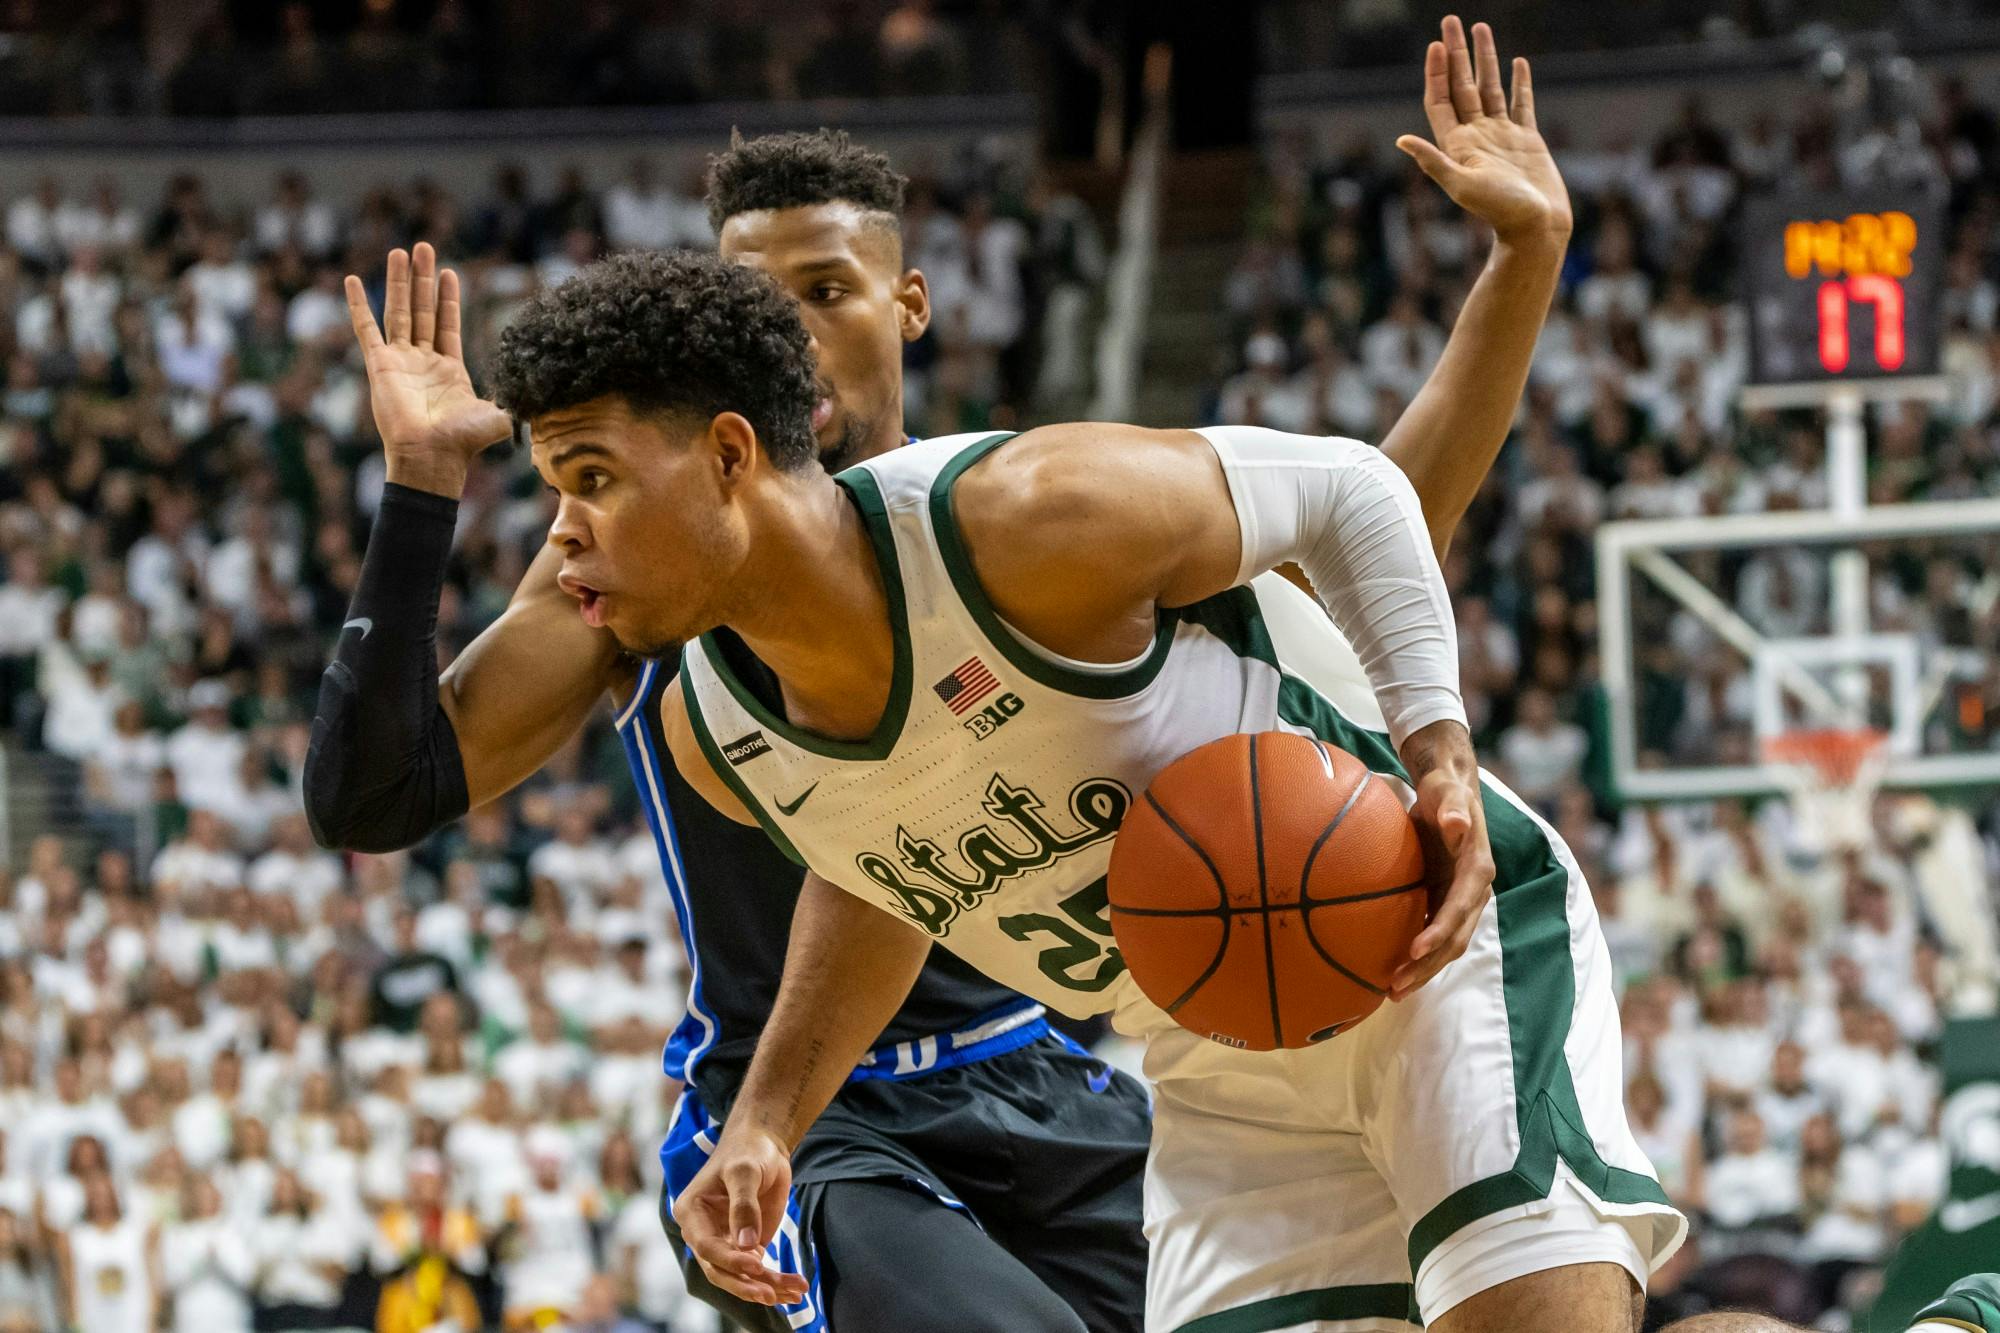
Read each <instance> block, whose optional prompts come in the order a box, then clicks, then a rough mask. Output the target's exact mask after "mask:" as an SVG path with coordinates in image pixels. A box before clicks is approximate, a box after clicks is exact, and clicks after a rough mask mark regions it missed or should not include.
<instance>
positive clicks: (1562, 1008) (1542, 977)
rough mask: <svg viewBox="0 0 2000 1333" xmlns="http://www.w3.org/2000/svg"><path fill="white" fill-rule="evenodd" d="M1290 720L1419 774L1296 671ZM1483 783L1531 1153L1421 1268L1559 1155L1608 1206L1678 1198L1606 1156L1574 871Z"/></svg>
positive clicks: (1414, 1248) (1455, 1215)
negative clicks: (1581, 1021)
mask: <svg viewBox="0 0 2000 1333" xmlns="http://www.w3.org/2000/svg"><path fill="white" fill-rule="evenodd" d="M1278 716H1279V717H1280V718H1281V719H1283V720H1284V721H1286V722H1288V723H1291V724H1292V725H1294V726H1300V727H1304V728H1306V729H1307V730H1308V731H1310V732H1311V733H1312V734H1313V735H1315V736H1318V737H1319V738H1320V739H1321V740H1324V741H1327V742H1329V743H1331V744H1334V745H1338V746H1340V748H1342V749H1343V750H1346V751H1348V752H1349V753H1350V754H1353V755H1355V756H1356V757H1357V758H1359V759H1360V760H1361V761H1362V762H1363V763H1365V764H1367V765H1368V766H1369V767H1370V768H1371V769H1374V770H1375V771H1376V772H1378V773H1393V774H1396V775H1397V776H1399V777H1403V778H1404V779H1405V780H1406V781H1407V780H1408V774H1407V773H1406V772H1405V771H1404V769H1403V766H1402V764H1401V763H1399V762H1397V759H1396V755H1395V752H1394V750H1393V749H1392V748H1391V747H1390V745H1389V738H1388V737H1387V736H1385V735H1383V734H1382V733H1381V732H1379V731H1371V730H1369V729H1367V728H1364V727H1361V726H1358V725H1357V724H1355V723H1354V722H1352V721H1350V720H1349V719H1348V718H1346V717H1343V716H1342V715H1341V714H1340V712H1339V711H1338V710H1337V709H1335V708H1334V706H1333V705H1332V704H1331V703H1329V702H1328V701H1327V700H1326V699H1325V698H1324V697H1322V696H1321V695H1320V694H1319V693H1318V692H1317V691H1315V690H1314V689H1313V688H1312V687H1311V686H1310V685H1307V684H1306V683H1305V682H1304V681H1302V680H1299V679H1298V678H1296V677H1294V676H1287V677H1285V679H1284V683H1283V685H1282V686H1281V687H1280V688H1279V691H1278ZM1483 790H1484V797H1485V799H1484V800H1483V802H1482V806H1483V808H1484V810H1485V812H1486V836H1487V840H1488V842H1490V843H1491V845H1492V848H1493V866H1494V876H1493V891H1494V896H1495V898H1496V899H1497V900H1498V911H1499V914H1500V969H1501V977H1502V987H1503V990H1504V992H1505V997H1506V1006H1507V1036H1508V1041H1509V1043H1510V1045H1511V1047H1512V1049H1513V1053H1514V1115H1515V1121H1516V1124H1517V1126H1518V1128H1519V1134H1520V1140H1521V1148H1520V1152H1519V1153H1518V1154H1517V1155H1516V1156H1515V1158H1514V1164H1513V1166H1511V1167H1509V1168H1508V1169H1507V1170H1505V1171H1502V1172H1500V1173H1499V1174H1497V1175H1492V1176H1488V1177H1487V1178H1486V1179H1484V1180H1477V1181H1474V1182H1473V1183H1472V1184H1470V1185H1466V1186H1464V1187H1463V1188H1461V1189H1459V1190H1457V1191H1455V1192H1453V1193H1452V1194H1450V1195H1449V1196H1447V1197H1446V1198H1445V1199H1444V1201H1443V1202H1441V1203H1439V1204H1438V1205H1437V1206H1436V1207H1435V1208H1432V1209H1431V1210H1430V1211H1429V1212H1428V1213H1426V1214H1424V1216H1423V1217H1422V1218H1421V1219H1420V1220H1419V1221H1418V1222H1417V1225H1416V1226H1415V1227H1414V1228H1413V1229H1412V1230H1411V1232H1410V1271H1411V1272H1412V1273H1415V1272H1417V1271H1418V1270H1419V1269H1420V1268H1422V1266H1423V1262H1424V1260H1425V1259H1426V1258H1428V1257H1429V1255H1430V1253H1431V1251H1433V1250H1435V1249H1436V1248H1437V1247H1438V1246H1439V1245H1440V1244H1441V1243H1443V1242H1444V1241H1445V1240H1446V1239H1448V1238H1449V1237H1450V1236H1451V1235H1452V1233H1454V1232H1456V1231H1458V1230H1459V1229H1460V1228H1462V1227H1464V1226H1467V1225H1468V1224H1470V1223H1473V1222H1476V1221H1478V1220H1479V1219H1480V1218H1482V1217H1487V1216H1490V1215H1492V1214H1493V1213H1497V1212H1499V1211H1501V1210H1502V1209H1506V1208H1514V1207H1518V1206H1520V1205H1522V1204H1526V1203H1533V1202H1535V1201H1536V1200H1539V1199H1544V1198H1547V1197H1548V1193H1549V1189H1550V1187H1551V1186H1553V1185H1554V1183H1555V1176H1556V1163H1557V1161H1559V1160H1560V1161H1562V1162H1565V1163H1567V1164H1568V1165H1569V1168H1570V1170H1571V1171H1574V1172H1575V1173H1576V1176H1577V1179H1578V1180H1580V1181H1582V1182H1583V1184H1584V1186H1585V1187H1586V1188H1588V1189H1589V1190H1590V1191H1591V1192H1592V1193H1594V1194H1596V1195H1597V1197H1598V1198H1600V1199H1602V1200H1604V1201H1605V1202H1606V1203H1657V1204H1662V1205H1665V1204H1667V1196H1666V1193H1665V1191H1663V1190H1662V1189H1661V1188H1660V1184H1659V1182H1658V1181H1656V1180H1654V1179H1653V1178H1652V1177H1651V1176H1646V1175H1641V1174H1640V1173H1638V1172H1636V1171H1625V1170H1621V1169H1620V1168H1618V1167H1614V1166H1612V1165H1610V1164H1609V1163H1608V1162H1606V1161H1605V1160H1604V1159H1603V1158H1602V1157H1600V1156H1598V1153H1597V1148H1596V1145H1595V1144H1594V1143H1593V1142H1592V1141H1591V1137H1590V1134H1589V1132H1588V1131H1587V1130H1586V1128H1585V1127H1584V1123H1583V1111H1582V1108H1581V1107H1580V1106H1579V1105H1578V1104H1577V1096H1576V1084H1575V1083H1574V1081H1573V1080H1572V1079H1571V1077H1570V1070H1569V1062H1568V1060H1566V1059H1565V1058H1564V1056H1563V1043H1564V1041H1565V1040H1566V1039H1567V1038H1568V1036H1569V1030H1570V1026H1571V1024H1572V1023H1573V1022H1574V1021H1575V1014H1576V974H1575V968H1574V963H1573V960H1572V959H1571V957H1570V949H1569V913H1568V898H1569V869H1568V867H1566V866H1565V865H1563V863H1562V862H1561V860H1559V859H1558V858H1557V856H1556V852H1555V848H1554V846H1553V845H1552V844H1551V843H1550V842H1549V839H1548V837H1547V835H1545V834H1544V833H1543V832H1542V828H1541V825H1539V824H1538V823H1536V822H1535V821H1534V820H1533V819H1531V818H1530V817H1529V816H1528V815H1527V813H1526V812H1525V811H1523V810H1521V809H1520V808H1519V807H1517V806H1516V805H1514V803H1513V802H1511V801H1509V800H1508V799H1507V798H1506V797H1504V796H1502V795H1501V794H1500V793H1499V792H1497V791H1495V790H1494V789H1493V788H1491V787H1486V788H1484V789H1483ZM1277 1327H1283V1325H1277Z"/></svg>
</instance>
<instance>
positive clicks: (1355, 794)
mask: <svg viewBox="0 0 2000 1333" xmlns="http://www.w3.org/2000/svg"><path fill="white" fill-rule="evenodd" d="M1313 748H1314V749H1315V750H1318V751H1319V754H1320V758H1321V759H1322V760H1325V759H1327V758H1328V755H1327V753H1326V742H1325V741H1322V740H1319V739H1317V738H1315V739H1314V740H1313ZM1374 776H1375V774H1374V773H1373V772H1372V771H1370V770H1369V768H1368V766H1367V765H1365V764H1364V765H1362V768H1361V780H1360V781H1359V782H1357V783H1355V784H1354V790H1353V791H1351V792H1349V793H1347V799H1346V800H1345V801H1342V802H1341V803H1340V809H1338V810H1336V811H1334V813H1333V818H1332V819H1330V820H1328V821H1327V825H1326V827H1325V828H1323V829H1321V830H1320V834H1319V837H1318V838H1316V839H1314V841H1313V845H1312V850H1311V851H1309V852H1307V853H1306V863H1305V867H1304V868H1303V869H1301V870H1300V871H1299V901H1300V902H1302V903H1303V902H1304V901H1306V898H1307V894H1306V886H1307V885H1308V884H1309V883H1311V881H1312V873H1313V862H1314V861H1317V860H1318V859H1319V853H1320V848H1322V847H1324V846H1326V844H1327V840H1328V839H1329V838H1331V837H1333V834H1334V830H1336V829H1338V828H1339V827H1340V824H1341V821H1342V820H1344V819H1346V818H1347V812H1348V811H1350V810H1352V809H1353V808H1354V807H1355V806H1356V805H1357V804H1359V803H1360V801H1361V793H1362V792H1364V791H1367V790H1368V782H1369V779H1371V778H1373V777H1374Z"/></svg>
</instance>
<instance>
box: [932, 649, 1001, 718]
mask: <svg viewBox="0 0 2000 1333" xmlns="http://www.w3.org/2000/svg"><path fill="white" fill-rule="evenodd" d="M931 688H932V689H934V690H936V691H937V697H938V698H940V699H942V700H944V703H945V707H947V708H949V709H951V711H952V713H953V714H954V715H956V716H960V717H963V716H964V715H965V711H966V710H967V709H968V708H971V707H972V705H974V704H976V703H978V702H979V701H980V700H981V699H984V698H985V697H986V696H987V695H989V694H991V693H993V691H995V690H997V689H999V688H1000V678H999V677H998V676H995V675H994V674H993V673H992V672H991V671H988V670H987V669H986V663H984V662H982V661H980V660H979V659H978V658H976V657H968V658H966V659H965V663H964V665H962V666H960V667H959V669H958V670H956V671H954V672H952V673H951V674H950V675H949V676H946V677H945V678H944V679H943V680H941V681H939V682H938V683H937V684H935V685H933V686H931Z"/></svg>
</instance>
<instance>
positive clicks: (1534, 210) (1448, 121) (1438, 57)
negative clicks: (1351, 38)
mask: <svg viewBox="0 0 2000 1333" xmlns="http://www.w3.org/2000/svg"><path fill="white" fill-rule="evenodd" d="M1443 29H1444V38H1443V40H1442V41H1436V42H1432V43H1431V44H1430V47H1429V49H1428V50H1426V51H1425V52H1424V114H1425V115H1426V116H1428V117H1429V118H1430V123H1431V137H1432V138H1433V139H1435V140H1436V141H1437V142H1436V143H1431V142H1430V141H1429V140H1426V139H1424V138H1421V137H1420V136H1418V135H1414V134H1405V135H1404V136H1403V137H1401V138H1400V139H1398V140H1396V147H1398V148H1400V149H1402V150H1403V151H1404V152H1405V153H1408V154H1409V155H1410V156H1411V157H1412V158H1414V159H1415V160H1416V163H1417V165H1418V166H1419V167H1421V168H1423V171H1424V174H1425V175H1426V176H1429V177H1430V178H1431V179H1432V180H1434V181H1436V182H1437V183H1438V184H1439V185H1441V186H1443V187H1444V192H1445V193H1446V194H1448V195H1450V196H1451V197H1452V201H1453V202H1454V203H1456V204H1457V205H1458V206H1459V207H1460V208H1463V209H1464V210H1465V211H1466V212H1468V213H1470V214H1472V215H1473V216H1474V217H1477V218H1479V219H1481V220H1482V221H1484V222H1485V223H1486V224H1487V225H1489V226H1491V227H1492V228H1493V231H1494V234H1495V235H1496V236H1498V237H1499V238H1500V239H1501V240H1502V241H1506V242H1510V243H1513V242H1527V241H1542V240H1551V239H1552V240H1556V241H1563V240H1567V238H1568V236H1569V232H1570V227H1571V226H1572V224H1573V218H1572V215H1571V213H1570V205H1569V191H1568V190H1567V189H1565V188H1564V186H1563V180H1562V174H1561V173H1560V172H1558V171H1557V170H1556V162H1555V158H1554V157H1552V156H1551V155H1550V153H1549V146H1548V145H1547V144H1546V143H1543V142H1542V133H1541V131H1540V130H1539V129H1537V128H1536V127H1535V89H1534V83H1533V81H1532V80H1531V78H1530V77H1529V74H1528V62H1527V61H1526V60H1525V59H1523V58H1521V57H1519V56H1516V57H1515V58H1514V95H1513V100H1512V101H1511V102H1509V100H1508V99H1507V98H1506V97H1505V96H1504V95H1503V94H1502V93H1501V90H1500V56H1499V53H1498V52H1497V51H1495V50H1494V47H1493V29H1492V28H1490V27H1488V26H1487V25H1486V24H1484V23H1475V24H1473V25H1472V46H1471V47H1470V48H1468V47H1467V45H1466V41H1465V27H1464V25H1463V24H1461V23H1460V22H1459V21H1458V17H1457V16H1456V15H1452V16H1449V17H1447V18H1446V19H1445V21H1444V24H1443ZM1475 58H1476V59H1475Z"/></svg>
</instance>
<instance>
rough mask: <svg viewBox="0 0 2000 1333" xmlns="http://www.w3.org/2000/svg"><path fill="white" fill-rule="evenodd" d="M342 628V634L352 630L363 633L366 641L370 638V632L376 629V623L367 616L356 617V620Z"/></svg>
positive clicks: (362, 635)
mask: <svg viewBox="0 0 2000 1333" xmlns="http://www.w3.org/2000/svg"><path fill="white" fill-rule="evenodd" d="M340 628H341V630H342V632H345V631H347V630H351V629H358V630H360V631H361V637H362V638H364V639H365V638H367V637H368V631H369V630H371V629H374V628H375V622H374V621H373V620H371V619H369V618H368V617H367V616H356V617H355V618H354V619H352V620H350V621H348V622H347V623H346V624H345V625H342V626H341V627H340Z"/></svg>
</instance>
